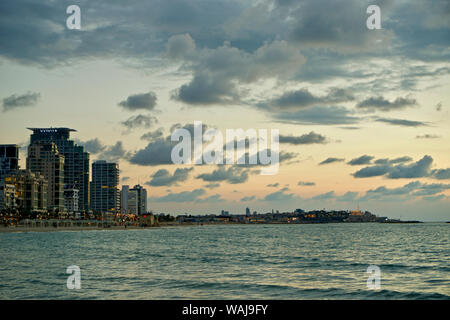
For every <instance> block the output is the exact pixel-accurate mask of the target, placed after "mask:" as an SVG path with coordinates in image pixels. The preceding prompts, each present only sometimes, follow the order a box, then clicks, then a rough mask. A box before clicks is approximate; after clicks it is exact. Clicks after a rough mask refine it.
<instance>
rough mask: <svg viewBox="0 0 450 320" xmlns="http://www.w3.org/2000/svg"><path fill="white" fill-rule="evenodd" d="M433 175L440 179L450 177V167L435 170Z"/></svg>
mask: <svg viewBox="0 0 450 320" xmlns="http://www.w3.org/2000/svg"><path fill="white" fill-rule="evenodd" d="M432 175H433V178H435V179H438V180H445V179H450V168H447V169H436V170H433V172H432Z"/></svg>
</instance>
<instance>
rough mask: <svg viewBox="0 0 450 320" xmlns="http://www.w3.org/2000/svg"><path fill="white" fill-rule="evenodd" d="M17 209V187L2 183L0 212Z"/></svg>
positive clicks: (0, 185) (0, 188)
mask: <svg viewBox="0 0 450 320" xmlns="http://www.w3.org/2000/svg"><path fill="white" fill-rule="evenodd" d="M15 208H16V186H15V185H13V184H7V183H5V182H4V181H2V182H0V211H3V210H13V209H15Z"/></svg>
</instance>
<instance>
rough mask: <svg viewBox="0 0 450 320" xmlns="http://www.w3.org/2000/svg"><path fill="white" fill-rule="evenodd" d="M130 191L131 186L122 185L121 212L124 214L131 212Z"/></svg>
mask: <svg viewBox="0 0 450 320" xmlns="http://www.w3.org/2000/svg"><path fill="white" fill-rule="evenodd" d="M129 191H130V186H128V185H124V186H122V191H121V192H120V212H121V213H123V214H128V213H130V212H129V210H128V192H129Z"/></svg>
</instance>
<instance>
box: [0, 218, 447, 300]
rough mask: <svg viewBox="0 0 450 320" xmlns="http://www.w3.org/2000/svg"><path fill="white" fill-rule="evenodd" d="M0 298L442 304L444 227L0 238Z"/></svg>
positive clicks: (220, 228)
mask: <svg viewBox="0 0 450 320" xmlns="http://www.w3.org/2000/svg"><path fill="white" fill-rule="evenodd" d="M70 266H76V268H79V273H78V276H79V277H78V278H77V279H76V280H74V277H75V276H77V275H76V273H72V270H73V269H70V270H69V271H70V272H69V273H68V272H67V271H68V270H67V269H68V267H70ZM370 266H372V267H370ZM373 266H375V269H374V267H373ZM368 269H369V271H370V272H368ZM373 270H378V271H377V272H375V273H374V272H373ZM374 276H375V277H376V280H375V278H374ZM77 280H79V282H78V283H79V289H77V287H76V286H75V288H74V284H76V281H77ZM376 281H378V282H376ZM68 284H69V285H68ZM376 284H378V286H376ZM0 299H71V300H72V299H95V300H97V299H101V300H103V299H213V300H214V299H276V300H278V299H283V300H292V299H295V300H297V299H407V300H409V299H412V300H413V299H444V300H448V299H450V224H446V223H421V224H381V223H335V224H280V225H275V224H261V225H253V224H248V225H246V224H241V225H203V226H201V225H199V226H183V227H161V228H149V229H137V230H87V231H67V232H66V231H55V232H22V233H0Z"/></svg>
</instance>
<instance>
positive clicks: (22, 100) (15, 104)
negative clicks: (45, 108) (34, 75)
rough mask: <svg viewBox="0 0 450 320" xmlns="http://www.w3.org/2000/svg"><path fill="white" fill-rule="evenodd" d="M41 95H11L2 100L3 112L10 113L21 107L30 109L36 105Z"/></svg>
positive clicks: (35, 93)
mask: <svg viewBox="0 0 450 320" xmlns="http://www.w3.org/2000/svg"><path fill="white" fill-rule="evenodd" d="M40 98H41V94H40V93H37V92H30V91H29V92H27V93H25V94H21V95H18V94H13V95H11V96H9V97H6V98H4V99H3V104H2V105H3V111H4V112H6V111H11V110H14V109H17V108H21V107H30V106H34V105H36V104H37V102H38V101H39V99H40Z"/></svg>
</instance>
